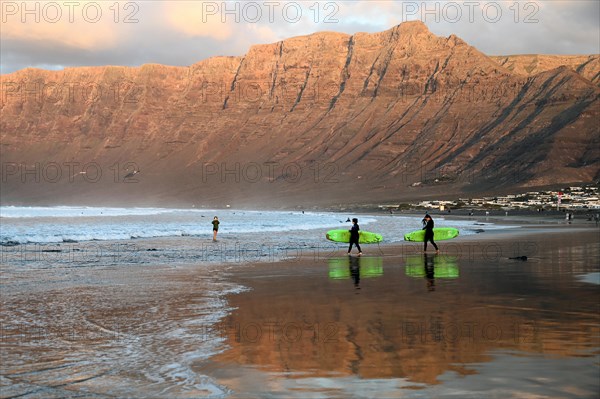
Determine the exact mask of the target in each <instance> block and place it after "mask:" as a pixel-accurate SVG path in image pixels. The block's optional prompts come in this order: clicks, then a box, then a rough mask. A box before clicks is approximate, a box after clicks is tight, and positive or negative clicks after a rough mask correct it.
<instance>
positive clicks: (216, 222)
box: [212, 216, 219, 241]
mask: <svg viewBox="0 0 600 399" xmlns="http://www.w3.org/2000/svg"><path fill="white" fill-rule="evenodd" d="M212 225H213V241H217V233H218V232H219V218H218V217H216V216H215V217H214V219H213V221H212Z"/></svg>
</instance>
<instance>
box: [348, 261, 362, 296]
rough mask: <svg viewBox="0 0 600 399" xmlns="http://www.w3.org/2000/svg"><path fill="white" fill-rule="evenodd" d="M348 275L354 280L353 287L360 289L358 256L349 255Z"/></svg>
mask: <svg viewBox="0 0 600 399" xmlns="http://www.w3.org/2000/svg"><path fill="white" fill-rule="evenodd" d="M348 267H349V268H350V276H351V277H352V280H353V281H354V288H356V289H357V290H360V257H354V256H352V257H350V264H349V265H348Z"/></svg>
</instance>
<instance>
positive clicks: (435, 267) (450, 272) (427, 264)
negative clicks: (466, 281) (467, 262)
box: [405, 254, 459, 291]
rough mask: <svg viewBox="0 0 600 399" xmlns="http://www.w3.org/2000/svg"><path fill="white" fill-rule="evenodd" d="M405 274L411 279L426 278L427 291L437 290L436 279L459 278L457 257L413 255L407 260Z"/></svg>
mask: <svg viewBox="0 0 600 399" xmlns="http://www.w3.org/2000/svg"><path fill="white" fill-rule="evenodd" d="M405 262H406V265H405V273H406V275H407V276H409V277H414V278H425V279H426V280H427V289H428V290H429V291H434V290H435V279H436V278H448V279H451V278H458V277H459V270H458V263H457V259H456V257H455V256H446V255H433V254H423V255H412V256H407V257H406V259H405Z"/></svg>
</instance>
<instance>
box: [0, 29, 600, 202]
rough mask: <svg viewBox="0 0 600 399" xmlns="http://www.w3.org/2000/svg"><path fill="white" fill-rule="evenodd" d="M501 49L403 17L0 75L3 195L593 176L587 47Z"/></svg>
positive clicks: (363, 196) (352, 197) (233, 195)
mask: <svg viewBox="0 0 600 399" xmlns="http://www.w3.org/2000/svg"><path fill="white" fill-rule="evenodd" d="M512 59H513V58H511V57H508V59H498V58H496V59H492V58H490V57H488V56H486V55H484V54H482V53H481V52H479V51H478V50H477V49H475V48H473V47H471V46H469V45H468V44H467V43H465V42H464V41H462V40H461V39H459V38H458V37H456V36H450V37H448V38H445V37H437V36H435V35H433V34H432V33H430V32H429V31H428V29H427V28H426V26H425V25H424V24H422V23H420V22H407V23H404V24H402V25H399V26H396V27H394V28H392V29H390V30H388V31H385V32H380V33H376V34H366V33H357V34H355V35H352V36H349V35H346V34H341V33H331V32H323V33H316V34H313V35H310V36H304V37H296V38H291V39H287V40H284V41H282V42H278V43H274V44H269V45H259V46H254V47H252V48H251V49H250V50H249V51H248V53H247V54H246V55H245V56H243V57H216V58H211V59H208V60H205V61H202V62H199V63H197V64H195V65H192V66H190V67H168V66H162V65H144V66H142V67H139V68H125V67H94V68H69V69H65V70H64V71H43V70H37V69H25V70H22V71H18V72H16V73H13V74H9V75H3V76H2V77H1V82H0V83H1V85H2V86H1V87H2V93H1V94H2V102H1V110H0V116H1V122H0V128H1V133H0V134H1V136H0V138H1V144H2V146H1V149H0V151H1V155H2V186H3V189H2V192H1V196H2V200H3V203H6V202H11V203H16V202H25V203H41V202H46V203H81V202H86V203H106V202H111V203H134V204H139V205H142V204H158V203H163V204H178V205H179V204H181V205H190V204H198V205H200V204H206V205H223V204H226V203H232V204H246V205H265V206H266V205H277V204H281V205H285V206H293V205H295V204H300V203H303V204H310V203H313V204H328V203H334V202H365V201H384V200H392V199H403V198H417V197H431V196H436V195H437V196H441V195H444V196H448V195H452V194H457V195H458V194H459V193H464V192H465V191H468V192H472V193H482V192H490V191H494V190H496V191H505V190H515V189H520V188H525V187H531V186H542V185H550V184H562V183H570V182H589V181H593V180H594V179H596V180H597V179H598V178H600V174H599V166H600V150H599V145H598V144H599V141H600V138H599V133H598V118H599V116H600V115H599V112H600V111H599V107H598V96H599V93H600V90H599V88H598V86H597V82H598V62H597V60H598V57H595V58H594V57H591V59H592V60H591V61H590V62H587V63H585V62H583V63H582V64H578V65H579V66H578V67H573V65H572V64H569V65H568V66H560V67H558V68H555V69H549V70H544V71H543V72H540V73H534V70H531V71H529V73H528V74H525V73H519V71H518V70H517V69H518V68H517V66H516V62H513V63H511V62H512V61H511V60H512ZM594 60H595V61H594ZM577 62H579V61H577ZM559 64H560V62H559ZM502 65H504V66H502ZM505 66H507V67H509V68H510V69H509V68H506V67H505ZM511 69H512V71H511ZM528 75H530V76H528ZM134 171H139V173H135V174H133V172H134ZM265 201H267V202H265Z"/></svg>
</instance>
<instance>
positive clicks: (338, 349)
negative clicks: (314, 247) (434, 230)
mask: <svg viewBox="0 0 600 399" xmlns="http://www.w3.org/2000/svg"><path fill="white" fill-rule="evenodd" d="M586 238H589V236H588V237H586ZM588 241H590V242H587V243H585V244H584V245H585V249H584V251H585V255H584V256H581V254H577V252H576V251H575V253H574V256H564V254H565V253H566V252H564V248H560V247H561V246H563V245H564V246H569V245H571V244H573V243H564V242H563V243H562V244H559V242H560V240H557V241H553V242H550V243H542V242H541V241H540V242H538V245H539V248H540V249H541V251H540V254H542V255H543V254H546V255H543V256H540V257H538V258H537V260H536V258H532V259H531V260H530V261H529V262H527V263H523V262H519V263H516V262H515V261H514V260H509V259H508V258H497V259H494V260H491V261H490V260H488V259H484V258H483V257H482V256H481V255H478V256H475V257H473V258H465V259H459V258H458V257H455V256H444V255H418V256H414V257H393V256H392V257H378V258H377V257H376V258H369V257H365V256H363V257H362V258H360V259H359V260H358V262H360V263H358V264H357V265H353V263H352V259H348V260H346V264H344V261H343V260H342V259H341V258H335V259H329V260H327V261H326V265H327V267H328V272H329V273H328V274H327V276H325V275H324V274H323V273H317V272H316V271H315V272H307V271H306V270H301V271H297V272H295V271H293V270H290V271H288V272H285V273H282V274H281V275H280V276H279V277H274V276H272V278H270V279H269V280H268V281H266V280H264V279H261V278H260V271H257V272H256V273H257V274H256V275H255V276H249V277H248V279H247V280H244V279H242V280H241V281H243V282H244V283H245V284H248V285H250V286H251V287H252V288H253V290H252V291H251V292H247V293H244V294H241V295H238V296H235V297H232V298H231V301H232V306H234V307H236V308H237V310H236V311H234V312H233V314H232V315H231V316H229V317H228V318H226V319H225V321H224V322H223V323H222V326H221V330H222V331H227V332H229V334H228V343H229V345H230V347H231V348H230V349H229V350H227V351H225V352H224V353H222V354H220V355H218V356H216V357H215V358H214V360H215V362H216V363H215V364H214V365H213V366H208V365H205V366H204V367H205V368H203V371H206V372H207V373H209V374H211V375H215V376H216V378H218V379H219V380H220V381H221V382H222V383H223V384H224V385H226V386H229V387H230V388H232V389H233V390H234V391H237V392H246V391H247V390H248V389H249V387H248V386H246V385H243V382H242V381H241V380H240V379H239V378H240V377H239V375H238V374H236V373H235V372H233V373H230V374H227V376H225V375H223V374H221V373H224V372H223V371H218V370H229V367H231V366H232V365H236V367H238V366H239V365H242V366H248V367H251V368H252V369H253V370H260V371H262V372H264V373H266V374H260V373H259V374H257V375H256V376H255V379H256V380H261V381H263V383H264V384H267V386H269V385H268V384H269V383H274V380H273V378H283V377H284V376H285V377H286V378H294V379H296V381H297V382H298V383H299V384H302V382H300V380H302V381H304V382H305V383H306V380H304V379H303V378H312V379H323V378H325V380H320V381H321V382H320V383H319V384H318V386H312V387H310V386H306V387H305V388H303V389H300V388H298V389H300V392H301V393H303V394H307V393H308V392H313V390H316V391H318V392H321V393H322V392H324V391H322V389H323V386H324V385H327V384H329V383H331V384H333V385H335V381H337V380H338V379H340V378H341V379H344V378H358V379H360V381H365V380H369V381H372V382H373V384H376V382H377V381H380V380H381V379H392V380H393V381H395V382H394V383H393V384H392V385H394V386H395V388H394V389H400V388H402V389H404V388H406V387H407V386H408V387H412V388H417V387H419V388H422V389H425V387H430V389H434V388H432V387H434V386H437V385H440V384H442V385H444V384H450V385H452V383H449V382H448V380H449V379H450V380H452V378H455V377H452V378H450V377H448V376H449V375H450V376H451V375H455V376H463V377H464V378H467V377H470V378H475V377H474V376H475V375H478V374H481V376H480V378H487V379H492V380H493V379H494V378H499V376H495V375H486V374H484V373H486V371H485V370H488V369H489V370H491V369H494V367H489V368H488V367H485V366H484V365H485V364H488V363H490V362H491V364H495V363H494V362H496V361H499V360H497V359H500V358H504V357H505V358H506V359H505V360H503V361H504V362H506V364H511V363H515V362H516V363H519V360H518V359H525V360H527V361H528V362H531V364H537V363H536V362H537V361H538V360H539V356H542V358H541V359H543V362H544V364H545V366H544V367H550V369H548V370H545V369H544V370H537V369H535V368H532V369H525V370H521V375H519V376H517V377H518V378H523V379H524V380H525V379H534V380H535V379H539V380H540V381H542V380H544V379H546V380H547V383H546V384H540V386H538V387H537V388H535V387H530V386H529V385H528V384H526V383H525V382H522V383H523V385H519V384H520V383H519V382H515V381H512V382H511V381H510V380H509V379H507V380H506V382H505V384H506V387H505V388H506V389H510V390H512V392H521V391H520V390H523V389H524V390H530V391H531V392H530V393H532V394H540V393H543V392H545V391H544V389H547V388H546V387H549V386H552V378H557V381H558V378H559V377H556V376H557V375H562V376H564V374H563V371H562V369H560V368H558V369H556V370H554V369H552V367H559V366H558V365H559V364H560V362H555V363H552V362H551V361H550V360H548V361H546V360H547V359H551V358H553V357H556V358H558V359H563V360H564V361H568V362H573V364H576V365H577V364H578V365H579V367H581V368H582V369H581V370H579V371H577V372H574V373H573V375H571V377H572V378H577V381H578V382H577V384H575V385H576V389H575V388H573V387H570V388H569V387H554V386H552V389H555V390H556V392H557V396H556V397H570V396H569V395H570V393H573V392H579V393H582V392H583V393H584V394H585V393H588V394H589V393H590V392H592V393H593V392H595V390H597V387H598V386H597V382H596V380H595V377H594V376H595V375H597V372H598V365H597V361H598V358H597V355H598V348H599V342H598V338H599V335H600V316H599V314H598V305H597V287H595V286H593V285H591V284H588V285H586V284H583V283H580V282H578V281H577V280H576V279H574V278H573V276H572V275H573V272H574V271H575V270H583V271H587V272H589V271H592V270H594V269H595V268H597V263H596V264H590V263H589V259H596V260H597V259H598V257H599V245H598V244H597V243H595V242H593V241H594V240H588ZM509 245H510V244H509ZM573 249H574V248H571V250H573ZM571 253H573V252H571ZM559 254H563V256H559ZM370 262H372V263H373V264H376V265H377V267H376V268H375V269H377V270H379V271H381V272H383V268H384V266H385V276H383V275H380V278H369V279H367V278H365V279H362V278H360V280H359V279H358V278H359V277H363V276H366V275H367V274H363V270H366V269H367V268H366V266H365V265H367V264H370ZM348 263H349V264H348ZM307 267H308V266H307ZM322 267H323V262H321V264H313V265H311V266H310V270H311V271H312V270H319V269H322ZM357 267H358V268H359V270H358V273H356V268H357ZM353 270H354V271H353ZM459 270H460V277H459ZM381 274H383V273H381ZM290 275H293V278H290V277H291V276H290ZM328 277H329V278H328ZM350 277H353V278H354V279H355V280H354V281H355V283H356V281H357V280H358V281H360V287H361V294H360V295H354V289H353V288H352V286H349V285H348V284H346V283H345V281H344V278H350ZM423 278H424V279H425V281H426V282H427V283H426V284H427V286H428V288H429V289H426V290H424V289H423ZM340 279H341V280H340ZM432 288H435V291H432V290H431V289H432ZM233 332H235V333H233ZM536 359H537V360H536ZM540 361H541V360H540ZM521 363H522V362H521ZM589 366H591V369H590V368H589ZM511 367H515V366H511ZM507 372H508V371H507ZM449 373H450V374H449ZM269 376H271V377H269ZM273 376H279V377H273ZM551 376H554V377H551ZM524 380H523V381H524ZM277 381H279V380H277ZM464 381H466V380H464ZM556 383H557V384H558V382H556ZM274 384H275V385H274V386H272V387H271V386H269V387H270V388H272V389H274V390H275V391H277V390H278V389H280V388H281V386H279V385H277V384H276V383H274ZM309 385H310V384H309ZM542 385H544V386H542ZM463 388H464V387H463ZM265 389H267V388H265ZM281 389H284V388H281ZM285 389H288V388H285ZM285 389H284V390H285ZM428 389H429V388H428ZM536 389H537V391H536ZM286 392H287V394H288V396H287V397H294V396H293V395H295V394H297V392H293V391H286ZM336 392H338V391H336ZM344 392H346V391H344ZM398 392H399V391H397V392H396V394H398ZM346 393H347V392H346ZM329 394H331V392H329ZM338 394H341V393H340V392H338ZM481 394H482V393H481V392H480V393H479V395H481ZM390 395H391V394H390ZM483 395H484V396H485V394H483ZM519 395H520V394H518V395H517V396H514V397H519ZM284 396H285V395H284ZM298 397H303V396H302V395H301V394H299V393H298ZM317 397H320V396H317ZM326 397H327V396H326ZM331 397H337V396H331ZM340 397H343V395H342V396H340ZM360 397H362V396H360ZM367 397H368V396H367ZM380 397H388V396H380ZM389 397H399V396H389ZM474 397H477V396H474ZM479 397H481V396H479ZM508 397H512V396H510V395H509V396H508ZM549 397H553V396H549ZM574 397H577V395H575V396H574Z"/></svg>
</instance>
